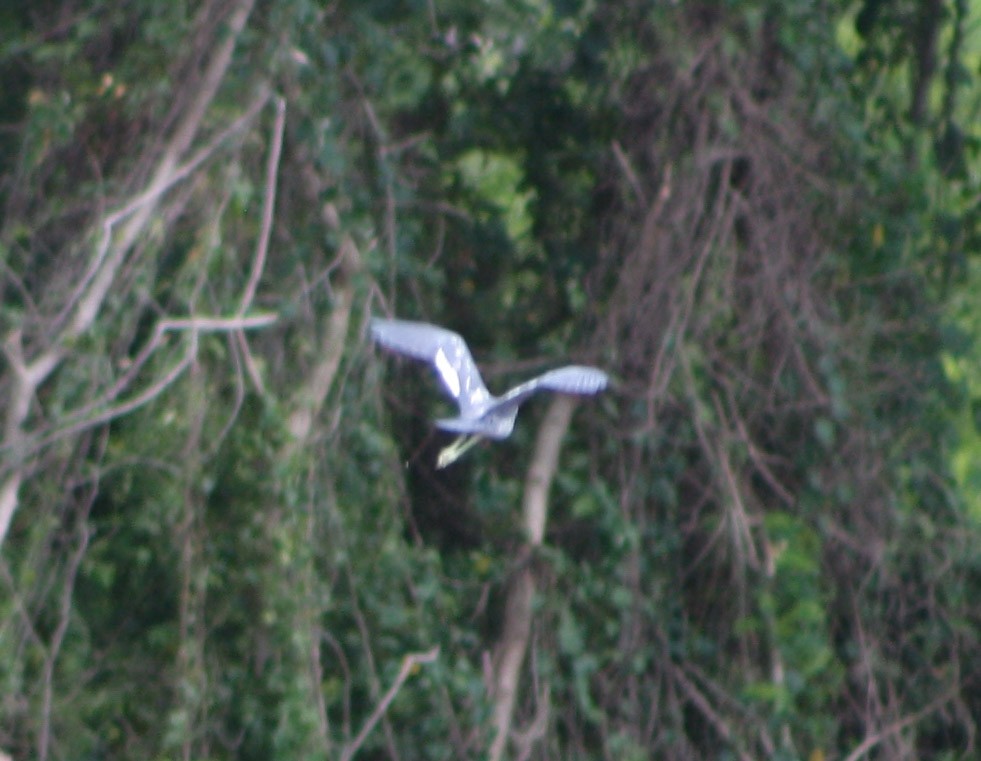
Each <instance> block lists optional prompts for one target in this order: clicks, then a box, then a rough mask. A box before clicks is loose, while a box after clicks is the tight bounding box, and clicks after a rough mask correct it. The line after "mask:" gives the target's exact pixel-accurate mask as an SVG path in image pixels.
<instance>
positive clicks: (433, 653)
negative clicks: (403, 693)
mask: <svg viewBox="0 0 981 761" xmlns="http://www.w3.org/2000/svg"><path fill="white" fill-rule="evenodd" d="M437 656H439V645H436V647H434V648H432V649H431V650H427V651H426V652H424V653H410V654H409V655H407V656H405V657H404V658H403V659H402V666H401V668H399V673H398V676H396V677H395V681H394V682H393V683H392V686H391V687H389V688H388V692H386V693H385V695H384V696H383V697H382V699H381V700H380V701H379V702H378V705H376V706H375V710H374V711H372V712H371V716H369V717H368V720H367V721H366V722H365V723H364V726H363V727H361V731H360V732H358V736H357V737H355V738H354V740H352V741H351V743H350V744H349V745H348V746H347V747H345V748H344V750H343V751H342V752H341V761H350V759H351V758H353V757H354V754H355V753H357V752H358V750H359V749H360V748H361V746H362V745H363V744H364V741H365V740H366V739H367V737H368V735H369V734H370V733H371V730H372V729H374V728H375V725H376V724H377V723H378V721H379V720H380V719H381V717H382V716H383V715H384V713H385V711H387V710H388V706H389V705H390V704H391V702H392V701H393V700H395V696H396V694H398V691H399V690H400V689H401V688H402V685H403V684H405V680H406V679H408V678H409V676H410V675H411V674H412V671H413V669H415V667H416V666H418V665H421V664H423V663H432V662H433V661H435V660H436V658H437Z"/></svg>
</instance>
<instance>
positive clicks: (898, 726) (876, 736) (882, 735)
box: [844, 686, 959, 761]
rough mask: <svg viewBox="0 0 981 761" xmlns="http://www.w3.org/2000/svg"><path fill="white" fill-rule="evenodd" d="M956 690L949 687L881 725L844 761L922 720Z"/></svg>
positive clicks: (951, 698)
mask: <svg viewBox="0 0 981 761" xmlns="http://www.w3.org/2000/svg"><path fill="white" fill-rule="evenodd" d="M958 690H959V686H958V687H953V688H951V689H950V690H948V691H947V692H945V693H944V694H943V695H941V696H940V697H938V698H936V699H935V700H933V701H931V702H929V703H927V705H925V706H924V707H923V708H921V709H920V710H919V711H917V712H916V713H912V714H910V715H909V716H907V717H905V718H903V719H899V720H897V721H894V722H893V723H892V724H889V725H888V726H885V727H883V728H882V729H880V730H879V731H878V732H875V733H873V734H871V735H869V736H868V737H866V738H865V739H864V740H862V742H861V743H859V745H858V747H856V748H855V750H853V751H852V752H851V753H849V754H848V755H847V756H845V760H844V761H858V760H859V759H860V758H861V757H862V756H864V755H866V754H868V753H869V751H871V750H872V749H873V748H874V747H875V746H876V745H878V744H879V743H881V742H882V741H883V740H885V739H886V738H888V737H890V736H892V735H894V734H896V733H897V732H902V731H903V730H904V729H906V727H909V726H912V725H913V724H916V723H917V722H919V721H922V720H923V719H925V718H926V717H927V716H929V715H930V714H932V713H934V712H935V711H937V710H939V709H940V708H941V706H943V705H944V704H946V703H949V702H950V701H951V700H953V699H954V697H955V696H956V695H957V692H958Z"/></svg>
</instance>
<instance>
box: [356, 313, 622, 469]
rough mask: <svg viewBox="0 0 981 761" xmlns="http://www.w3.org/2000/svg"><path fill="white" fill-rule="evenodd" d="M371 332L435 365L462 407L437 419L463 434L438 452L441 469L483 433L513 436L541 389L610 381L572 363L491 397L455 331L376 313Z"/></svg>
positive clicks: (584, 387) (588, 387)
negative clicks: (520, 417) (520, 413)
mask: <svg viewBox="0 0 981 761" xmlns="http://www.w3.org/2000/svg"><path fill="white" fill-rule="evenodd" d="M371 335H372V337H373V338H374V339H375V341H376V342H378V343H379V344H381V345H382V346H384V347H385V348H386V349H389V350H391V351H393V352H395V353H397V354H404V355H406V356H408V357H413V358H414V359H421V360H425V361H426V362H429V363H430V364H431V365H433V367H435V368H436V372H437V374H438V375H439V377H440V380H442V382H443V386H444V387H445V388H446V391H447V392H448V393H449V395H450V396H451V397H453V400H454V401H455V402H456V403H457V406H458V407H459V408H460V414H459V416H457V417H454V418H443V419H440V420H437V421H436V426H437V427H438V428H441V429H443V430H444V431H452V432H454V433H458V434H460V436H459V437H458V438H457V439H456V440H455V441H454V442H453V443H452V444H450V445H449V446H448V447H446V448H444V449H443V450H442V451H441V452H440V453H439V456H438V457H437V459H436V467H437V468H445V467H446V466H447V465H450V464H451V463H453V462H455V461H456V460H457V459H458V458H459V457H460V456H461V455H462V454H463V453H464V452H466V451H467V450H468V449H470V448H471V447H472V446H473V445H474V444H476V443H477V442H478V441H480V439H482V438H489V439H505V438H507V437H508V436H510V435H511V431H512V430H513V429H514V420H515V418H516V417H517V415H518V408H519V407H520V406H521V405H522V403H523V402H524V401H525V400H526V399H527V398H528V397H530V396H532V395H533V394H535V393H537V392H539V391H556V392H558V393H562V394H579V395H585V394H589V395H592V394H596V393H599V392H600V391H602V390H603V389H604V388H606V386H607V384H608V383H609V378H608V377H607V375H606V373H604V372H603V371H602V370H599V369H597V368H595V367H584V366H582V365H568V366H567V367H560V368H558V369H556V370H550V371H549V372H547V373H544V374H543V375H539V376H538V377H537V378H532V379H531V380H529V381H525V382H524V383H522V384H521V385H518V386H515V387H514V388H512V389H511V390H510V391H508V392H507V393H506V394H504V395H503V396H493V395H492V394H491V393H490V392H489V391H488V390H487V386H485V385H484V381H483V379H482V378H481V377H480V371H479V370H478V369H477V364H476V363H475V362H474V361H473V357H472V356H471V355H470V349H468V348H467V342H466V341H464V340H463V338H462V337H461V336H460V335H458V334H456V333H454V332H453V331H450V330H446V329H445V328H441V327H438V326H436V325H430V324H428V323H425V322H410V321H408V320H383V319H378V318H376V319H374V320H372V321H371Z"/></svg>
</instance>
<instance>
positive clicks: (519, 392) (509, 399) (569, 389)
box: [495, 365, 610, 410]
mask: <svg viewBox="0 0 981 761" xmlns="http://www.w3.org/2000/svg"><path fill="white" fill-rule="evenodd" d="M609 383H610V378H609V376H608V375H607V374H606V373H604V372H603V371H602V370H600V369H598V368H595V367H585V366H583V365H568V366H566V367H560V368H558V369H556V370H550V371H549V372H547V373H545V374H544V375H539V376H538V377H537V378H532V379H531V380H530V381H525V382H524V383H522V384H521V385H520V386H515V387H514V388H512V389H511V390H510V391H508V392H507V393H506V394H504V396H502V397H501V398H500V399H499V400H498V404H497V405H495V409H498V410H504V409H509V410H510V409H515V408H516V407H518V406H519V405H520V404H521V403H522V402H524V401H525V399H527V398H528V397H529V396H531V395H532V394H536V393H538V392H539V391H556V392H558V393H560V394H576V395H592V394H598V393H599V392H600V391H602V390H603V389H605V388H606V387H607V385H609Z"/></svg>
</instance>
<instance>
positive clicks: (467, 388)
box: [371, 318, 490, 416]
mask: <svg viewBox="0 0 981 761" xmlns="http://www.w3.org/2000/svg"><path fill="white" fill-rule="evenodd" d="M371 335H372V337H373V338H374V339H375V341H377V342H378V343H380V344H381V345H382V346H384V347H385V348H386V349H390V350H391V351H394V352H396V353H398V354H405V355H406V356H409V357H414V358H416V359H422V360H425V361H426V362H429V363H430V364H431V365H433V367H435V368H436V372H437V373H438V374H439V377H440V380H442V381H443V385H444V386H445V387H446V390H447V391H448V392H449V394H450V396H452V397H453V398H454V399H455V400H456V403H457V404H458V405H459V407H460V414H461V415H463V416H467V415H468V414H476V412H477V411H478V410H480V409H482V408H483V406H484V405H486V403H487V401H488V400H489V399H490V392H488V391H487V387H486V386H485V385H484V381H483V379H482V378H481V377H480V371H479V370H478V369H477V365H476V363H475V362H474V361H473V357H472V356H471V355H470V350H469V349H468V348H467V343H466V341H464V340H463V338H462V337H461V336H459V335H458V334H456V333H454V332H453V331H451V330H446V329H445V328H441V327H438V326H437V325H430V324H429V323H425V322H410V321H408V320H383V319H378V318H376V319H374V320H372V321H371Z"/></svg>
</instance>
